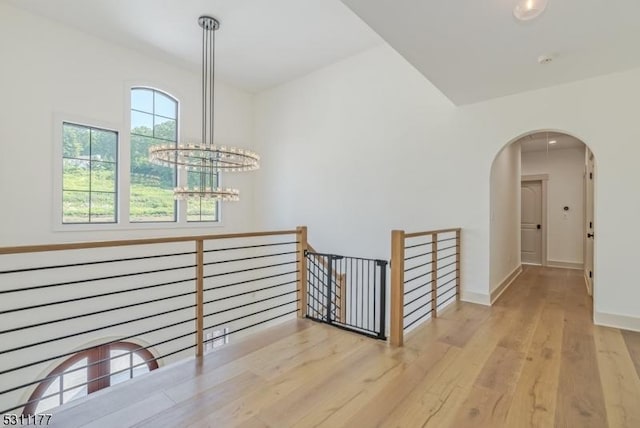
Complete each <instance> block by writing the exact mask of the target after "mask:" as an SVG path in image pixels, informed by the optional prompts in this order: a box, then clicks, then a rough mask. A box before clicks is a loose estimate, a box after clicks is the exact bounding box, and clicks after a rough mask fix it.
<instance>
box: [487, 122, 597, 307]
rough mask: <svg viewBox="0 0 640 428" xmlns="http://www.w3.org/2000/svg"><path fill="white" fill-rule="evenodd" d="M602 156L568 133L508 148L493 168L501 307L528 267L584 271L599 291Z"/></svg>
mask: <svg viewBox="0 0 640 428" xmlns="http://www.w3.org/2000/svg"><path fill="white" fill-rule="evenodd" d="M595 168H596V164H595V157H594V155H593V152H592V151H591V150H590V148H589V147H588V146H587V145H586V144H585V143H584V141H582V140H581V139H579V138H577V137H576V136H573V135H570V134H568V133H566V132H560V131H552V130H549V131H547V130H541V131H533V132H529V133H526V134H524V135H521V136H519V137H517V138H515V139H513V140H512V141H511V142H509V143H507V144H506V145H505V146H504V147H503V148H502V150H501V151H500V152H499V153H498V154H497V155H496V157H495V158H494V161H493V164H492V167H491V178H490V180H491V184H490V188H491V201H490V207H491V208H490V210H491V211H490V237H491V238H490V239H491V243H490V293H491V301H492V302H494V301H495V300H496V299H497V298H498V297H499V296H500V294H502V292H503V291H504V290H506V288H507V287H508V286H509V285H510V283H511V282H512V281H513V280H514V279H515V278H516V277H517V276H518V275H519V273H520V272H521V271H522V267H523V265H524V266H527V265H533V266H541V267H549V268H564V269H579V270H581V271H582V272H583V273H584V280H585V286H586V287H585V288H586V291H585V293H588V294H590V295H592V293H593V285H594V284H593V278H594V275H593V270H594V258H595V251H594V235H595V234H594V230H595V227H596V219H595V218H594V217H595V209H594V208H595V185H594V183H595V179H596V175H595Z"/></svg>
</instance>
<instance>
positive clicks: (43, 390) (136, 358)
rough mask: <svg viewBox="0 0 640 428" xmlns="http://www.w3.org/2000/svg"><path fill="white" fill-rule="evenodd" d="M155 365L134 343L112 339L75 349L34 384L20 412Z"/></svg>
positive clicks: (82, 393) (46, 406)
mask: <svg viewBox="0 0 640 428" xmlns="http://www.w3.org/2000/svg"><path fill="white" fill-rule="evenodd" d="M157 368H158V363H157V361H156V360H155V358H154V356H153V354H152V353H151V352H149V351H148V350H146V349H141V346H140V345H138V344H135V343H130V342H116V343H110V344H108V345H101V346H97V347H95V348H91V349H89V350H87V351H83V352H79V353H77V354H75V355H73V356H72V357H70V358H68V359H67V360H66V361H64V362H63V363H61V364H60V365H59V366H58V367H56V368H55V369H54V370H53V371H52V372H51V373H50V374H49V375H48V376H47V380H46V381H44V382H42V383H40V385H38V387H37V388H36V390H35V391H34V392H33V394H31V397H30V398H29V401H28V404H27V405H26V406H25V408H24V411H23V413H24V414H38V413H44V412H46V411H47V410H49V409H52V408H54V407H58V406H60V405H62V404H64V403H68V402H69V401H72V400H74V399H76V398H80V397H84V396H85V395H87V394H91V393H92V392H96V391H98V390H100V389H103V388H107V387H109V386H111V385H115V384H117V383H120V382H124V381H126V380H129V379H131V378H133V377H135V376H138V375H140V374H143V373H147V372H149V371H151V370H155V369H157Z"/></svg>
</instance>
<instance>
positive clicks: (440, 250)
mask: <svg viewBox="0 0 640 428" xmlns="http://www.w3.org/2000/svg"><path fill="white" fill-rule="evenodd" d="M452 248H458V246H457V245H450V246H448V247H444V248H438V252H439V253H440V252H442V251H446V250H450V249H452Z"/></svg>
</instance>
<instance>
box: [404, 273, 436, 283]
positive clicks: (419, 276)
mask: <svg viewBox="0 0 640 428" xmlns="http://www.w3.org/2000/svg"><path fill="white" fill-rule="evenodd" d="M431 272H433V271H431ZM431 272H427V273H423V274H421V275H418V276H416V277H414V278H411V279H408V280H406V281H405V282H404V283H405V284H408V283H410V282H411V281H415V280H416V279H418V278H422V277H423V276H427V275H429V274H430V273H431Z"/></svg>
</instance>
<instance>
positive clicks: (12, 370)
mask: <svg viewBox="0 0 640 428" xmlns="http://www.w3.org/2000/svg"><path fill="white" fill-rule="evenodd" d="M194 306H195V305H194ZM195 320H196V318H195V317H194V318H190V319H187V320H183V321H178V322H174V323H172V324H169V325H165V326H163V327H156V328H152V329H150V330H147V331H143V332H140V333H136V334H132V335H129V336H125V337H121V338H119V339H115V340H110V341H109V342H105V343H100V344H97V345H93V346H89V347H86V348H82V349H76V350H75V351H71V352H67V353H64V354H59V355H56V356H55V357H47V358H45V359H43V360H39V361H34V362H31V363H27V364H23V365H21V366H18V367H14V368H11V369H7V370H2V371H0V375H3V374H7V373H10V372H14V371H16V370H22V369H25V368H27V367H33V366H36V365H38V364H42V363H46V362H49V361H53V360H57V359H60V358H63V357H68V356H69V355H74V354H76V353H80V352H84V351H89V350H90V349H93V348H96V347H98V346H106V345H111V344H114V343H117V342H123V341H125V340H128V339H132V338H134V337H139V336H142V335H144V334H149V333H155V332H156V331H160V330H164V329H167V328H171V327H176V326H178V325H180V324H186V323H188V322H192V321H195Z"/></svg>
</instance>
